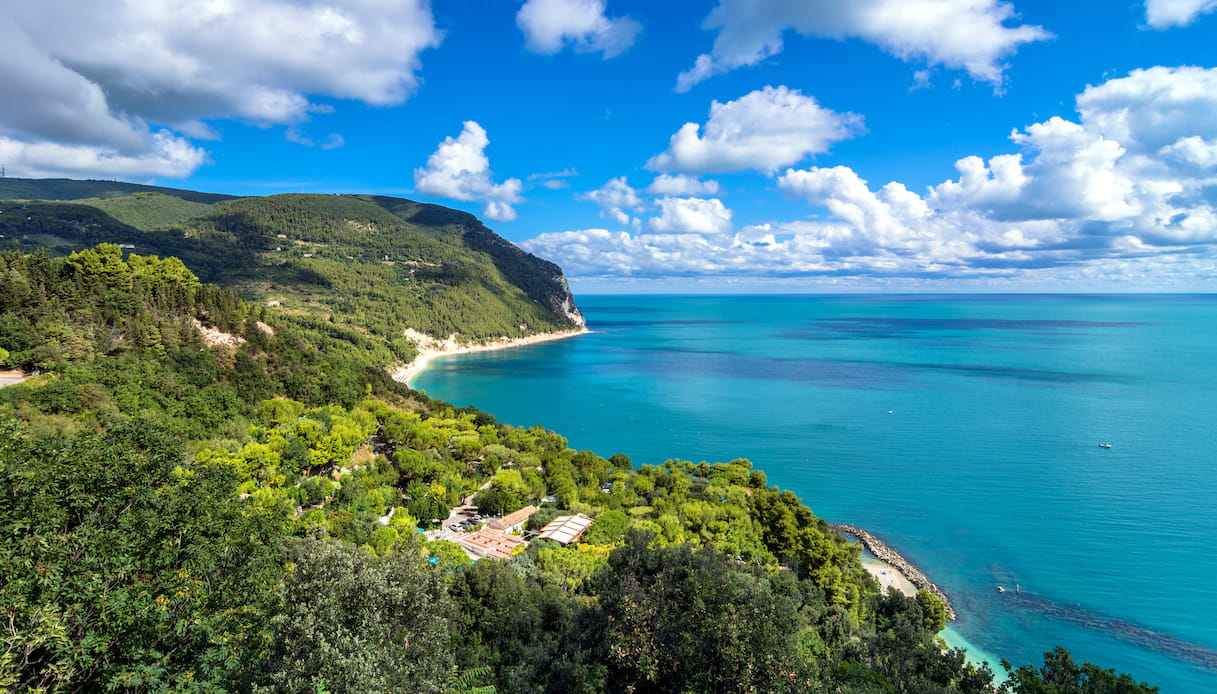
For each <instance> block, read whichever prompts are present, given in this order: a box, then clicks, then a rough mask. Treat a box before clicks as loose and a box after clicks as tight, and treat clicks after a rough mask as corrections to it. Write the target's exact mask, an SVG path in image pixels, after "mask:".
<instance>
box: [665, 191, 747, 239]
mask: <svg viewBox="0 0 1217 694" xmlns="http://www.w3.org/2000/svg"><path fill="white" fill-rule="evenodd" d="M657 204H658V205H659V212H660V214H659V216H658V217H651V218H650V219H649V220H647V226H648V227H649V228H650V229H651V230H652V231H654V232H656V233H660V234H727V233H730V231H731V216H732V214H731V210H729V209H727V206H726V205H724V204H723V201H722V200H719V199H718V198H660V199H659V200H658V201H657Z"/></svg>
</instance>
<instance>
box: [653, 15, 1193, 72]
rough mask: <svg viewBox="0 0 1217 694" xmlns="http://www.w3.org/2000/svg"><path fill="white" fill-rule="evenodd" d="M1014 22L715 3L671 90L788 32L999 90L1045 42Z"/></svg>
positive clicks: (751, 60) (763, 49) (759, 53)
mask: <svg viewBox="0 0 1217 694" xmlns="http://www.w3.org/2000/svg"><path fill="white" fill-rule="evenodd" d="M1175 1H1176V2H1178V1H1179V0H1175ZM1015 18H1016V13H1015V9H1014V6H1013V5H1011V4H1010V3H1007V2H1001V1H1000V0H851V1H850V2H837V1H835V0H806V1H804V2H791V1H790V0H719V2H718V5H717V6H715V7H714V9H713V10H712V11H711V12H710V14H709V16H708V17H706V19H705V21H704V22H703V23H702V27H703V28H705V29H709V30H712V31H716V32H717V36H716V37H715V40H714V47H713V49H712V50H711V52H710V53H707V54H704V55H701V56H698V58H697V60H696V62H695V63H694V65H693V67H692V68H690V69H689V70H688V71H686V72H683V73H681V74H680V77H679V78H678V79H677V91H687V90H688V89H690V88H691V87H692V86H693V85H695V84H697V83H699V82H701V81H703V80H705V79H707V78H709V77H712V76H714V75H718V74H722V73H725V72H729V71H731V70H735V69H737V68H740V67H745V66H749V65H755V64H757V63H759V62H761V61H762V60H765V59H766V58H769V57H771V56H773V55H776V54H778V53H780V52H781V51H782V42H783V35H784V34H785V33H786V32H787V31H794V32H797V33H799V34H801V35H803V36H815V37H822V38H831V39H837V40H844V39H850V38H857V39H861V40H863V41H866V42H868V43H871V44H874V45H876V46H878V47H879V48H881V49H883V50H884V51H887V52H888V53H891V54H892V55H895V56H896V57H898V58H900V59H902V60H906V61H908V60H917V61H924V62H925V63H926V64H929V65H942V66H945V67H948V68H951V69H960V70H966V71H967V72H968V74H970V75H971V76H972V77H973V78H974V79H978V80H983V81H986V82H991V83H993V84H1001V82H1002V79H1003V71H1004V65H1003V62H1002V61H1003V60H1005V59H1006V58H1007V57H1008V56H1010V55H1012V54H1013V53H1014V52H1015V51H1016V50H1018V47H1019V46H1020V45H1022V44H1024V43H1029V42H1032V41H1042V40H1044V39H1047V38H1049V37H1050V34H1049V33H1048V32H1046V31H1045V30H1044V29H1043V28H1041V27H1038V26H1029V25H1017V24H1016V25H1010V24H1009V22H1010V21H1011V20H1013V19H1015Z"/></svg>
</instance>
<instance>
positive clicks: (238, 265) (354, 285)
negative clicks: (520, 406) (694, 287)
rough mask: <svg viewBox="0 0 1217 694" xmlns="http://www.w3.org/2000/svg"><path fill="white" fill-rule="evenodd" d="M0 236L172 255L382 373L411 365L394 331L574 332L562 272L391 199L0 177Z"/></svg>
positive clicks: (15, 242) (441, 215)
mask: <svg viewBox="0 0 1217 694" xmlns="http://www.w3.org/2000/svg"><path fill="white" fill-rule="evenodd" d="M0 236H2V238H0V249H4V248H7V249H10V250H20V251H28V250H33V249H38V248H41V249H45V250H46V251H47V252H48V253H49V254H51V255H52V256H54V255H63V254H67V253H71V252H74V251H79V250H83V249H86V248H89V247H92V246H94V245H96V244H98V243H112V244H117V245H120V246H121V247H123V248H124V249H129V250H130V251H132V252H135V253H138V254H144V255H159V256H174V257H177V258H180V259H181V260H182V262H184V263H185V264H186V266H187V267H188V268H189V269H190V270H191V271H192V272H194V273H195V274H196V275H197V276H198V277H199V278H201V279H202V280H203V281H205V282H209V283H214V284H217V285H220V286H223V287H226V288H230V289H232V290H234V291H236V292H237V293H238V294H239V295H240V296H241V297H242V298H243V299H245V300H248V301H252V302H255V303H257V304H260V305H262V306H265V307H267V308H268V309H271V310H272V313H275V314H276V315H279V316H280V317H281V320H284V321H287V322H292V323H295V324H297V325H299V326H301V327H302V328H304V329H308V330H320V331H324V330H333V331H337V332H343V333H348V334H350V335H358V336H360V337H361V338H362V339H364V340H367V341H370V343H371V344H373V345H374V348H375V349H377V350H380V351H383V352H385V353H386V355H388V360H387V361H386V362H384V364H383V365H384V366H388V365H389V364H392V363H395V362H403V361H408V360H409V359H411V358H412V357H413V356H414V353H415V351H414V346H413V345H412V344H411V343H410V342H408V341H407V340H405V339H404V338H403V337H402V331H403V330H404V329H406V328H412V329H415V330H418V331H420V332H423V333H426V334H429V335H432V336H434V337H440V338H446V337H448V336H449V335H452V334H456V335H457V336H458V339H459V340H462V341H469V342H477V341H481V340H486V339H492V338H500V337H522V336H525V335H529V334H533V333H537V332H548V331H553V330H564V329H571V328H575V327H578V326H580V325H582V316H580V315H579V313H578V309H577V308H576V307H575V305H574V302H573V300H572V298H571V296H570V292H569V289H568V288H567V286H566V280H565V278H564V277H563V276H562V270H561V268H559V267H558V266H556V265H554V264H553V263H549V262H547V261H545V260H542V259H540V258H537V257H535V256H532V255H530V254H528V253H525V252H524V251H522V250H520V249H519V248H517V247H515V246H514V245H512V244H510V243H509V242H507V241H505V240H503V239H502V238H500V237H499V236H497V235H495V234H494V233H493V232H492V231H490V230H489V229H487V228H486V227H485V226H484V225H482V224H481V222H479V221H478V220H477V219H476V218H474V217H473V216H471V215H468V214H465V213H461V212H457V211H455V210H450V209H446V208H442V207H439V206H436V205H428V204H423V203H417V202H413V201H410V200H405V199H401V198H391V197H383V196H367V195H304V194H299V195H295V194H293V195H274V196H269V197H247V198H232V197H228V196H218V195H210V194H204V193H194V192H191V191H175V190H173V189H167V188H152V187H140V186H134V185H132V184H117V183H109V182H104V181H65V180H24V179H0ZM344 339H345V338H344Z"/></svg>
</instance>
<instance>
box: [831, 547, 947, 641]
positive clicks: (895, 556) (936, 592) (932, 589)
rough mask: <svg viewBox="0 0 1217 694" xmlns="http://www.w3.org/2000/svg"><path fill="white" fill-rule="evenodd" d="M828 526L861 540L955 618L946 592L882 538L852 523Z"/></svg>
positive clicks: (881, 559)
mask: <svg viewBox="0 0 1217 694" xmlns="http://www.w3.org/2000/svg"><path fill="white" fill-rule="evenodd" d="M828 526H829V527H830V528H832V529H833V530H836V531H837V532H842V533H848V534H850V535H853V536H854V537H856V538H858V542H861V543H862V546H863V547H865V548H866V549H868V550H870V553H871V554H873V555H875V556H876V557H878V558H879V560H880V561H884V562H887V563H888V564H891V565H892V566H893V567H894V568H895V569H896V570H897V571H899V572H900V573H901V574H902V575H903V576H904V577H905V578H907V579H908V580H909V583H912V584H913V585H915V586H917V589H918V590H924V591H926V592H928V593H930V594H931V595H933V596H934V597H936V598H938V599H939V600H941V601H942V604H943V605H946V608H947V619H950V620H954V619H955V609H954V608H952V607H951V601H950V599H948V598H947V594H946V592H945V591H943V589H941V588H939V587H938V586H937V585H935V584H934V582H933V581H931V580H930V579H929V577H927V576H926V575H925V574H923V573H921V570H920V569H918V568H917V567H916V566H913V564H912V562H910V561H909V560H907V559H905V558H904V557H902V556H900V553H899V552H897V551H896V550H894V549H892V548H891V547H888V546H887V545H886V544H884V542H883V541H882V540H880V539H879V538H877V537H875V536H874V535H871V534H870V533H868V532H866V531H865V530H862V529H861V528H856V527H854V526H852V525H843V524H840V523H829V524H828Z"/></svg>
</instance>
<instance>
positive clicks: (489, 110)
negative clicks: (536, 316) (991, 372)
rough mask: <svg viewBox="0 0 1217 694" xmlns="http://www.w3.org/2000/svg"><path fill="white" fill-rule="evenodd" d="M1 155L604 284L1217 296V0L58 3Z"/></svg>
mask: <svg viewBox="0 0 1217 694" xmlns="http://www.w3.org/2000/svg"><path fill="white" fill-rule="evenodd" d="M7 5H8V7H7V8H6V9H5V11H4V13H3V14H0V42H3V43H4V45H5V46H6V51H5V53H4V54H3V55H0V62H2V63H7V64H5V65H0V93H3V94H6V98H4V99H0V164H3V165H4V166H5V169H6V171H7V173H8V175H10V176H29V177H44V176H67V177H91V178H115V179H120V180H129V181H135V182H149V183H156V184H160V185H170V186H178V187H185V188H191V189H197V190H206V191H213V192H224V193H234V194H250V195H265V194H271V193H279V192H368V193H383V194H393V195H401V196H405V197H410V198H413V199H418V200H424V201H430V202H436V203H439V204H444V205H449V206H452V207H457V208H460V209H465V210H468V211H470V212H473V213H475V214H477V215H479V216H480V217H482V218H483V219H484V220H485V221H486V222H487V224H488V225H489V226H490V227H491V228H493V229H494V230H495V231H497V232H498V233H500V234H501V235H503V236H504V237H506V238H508V239H510V240H512V241H513V242H515V243H517V244H519V245H521V246H522V247H524V248H526V249H528V250H530V251H532V252H534V253H536V254H538V255H541V256H543V257H546V258H549V259H552V260H554V261H556V262H558V263H559V264H561V265H562V266H563V267H564V268H565V269H566V271H567V274H568V275H569V276H570V277H571V278H572V284H573V286H574V287H575V289H576V291H585V292H612V291H626V292H646V291H694V292H697V291H706V292H711V291H714V292H718V291H778V292H802V291H811V292H817V291H884V290H890V291H1146V290H1149V291H1152V290H1165V291H1211V290H1212V289H1213V287H1214V286H1217V285H1214V283H1213V280H1214V277H1215V276H1217V253H1215V252H1214V244H1215V242H1217V48H1215V47H1214V46H1217V0H1116V1H1115V2H1112V1H1111V0H1106V1H1104V2H1098V1H1091V0H1077V1H1075V2H1070V3H1061V2H1046V1H1040V0H1036V1H1030V0H1013V1H1011V2H998V1H997V0H854V1H852V2H838V1H835V0H801V1H799V0H717V1H716V0H705V1H700V2H694V1H692V0H665V1H664V2H654V1H651V2H631V1H626V0H621V1H618V0H527V1H526V2H521V1H515V2H513V1H512V0H437V1H435V2H432V3H427V2H423V1H421V0H349V1H346V2H338V1H335V2H324V1H316V2H314V1H304V0H295V1H288V0H212V1H211V2H207V3H163V2H154V1H153V0H128V1H126V2H120V0H95V2H91V3H87V4H81V3H77V2H74V1H73V0H43V1H42V2H39V3H7Z"/></svg>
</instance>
